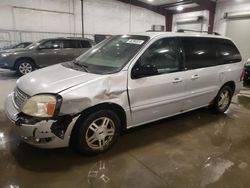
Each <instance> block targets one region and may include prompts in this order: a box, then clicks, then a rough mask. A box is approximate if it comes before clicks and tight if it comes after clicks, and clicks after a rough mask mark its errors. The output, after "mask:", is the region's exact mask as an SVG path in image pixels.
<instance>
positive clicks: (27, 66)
mask: <svg viewBox="0 0 250 188" xmlns="http://www.w3.org/2000/svg"><path fill="white" fill-rule="evenodd" d="M34 70H35V66H34V63H33V62H32V61H31V60H29V59H22V60H19V61H18V62H17V64H16V73H17V74H18V75H20V76H23V75H25V74H28V73H30V72H32V71H34Z"/></svg>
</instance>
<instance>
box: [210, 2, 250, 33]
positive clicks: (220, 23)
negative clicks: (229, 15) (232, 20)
mask: <svg viewBox="0 0 250 188" xmlns="http://www.w3.org/2000/svg"><path fill="white" fill-rule="evenodd" d="M244 10H250V0H237V1H236V0H221V1H219V2H218V3H217V7H216V14H215V21H214V31H216V32H218V33H220V34H221V35H225V34H226V28H227V21H226V20H225V19H223V16H224V13H226V12H240V11H244ZM239 32H240V29H239Z"/></svg>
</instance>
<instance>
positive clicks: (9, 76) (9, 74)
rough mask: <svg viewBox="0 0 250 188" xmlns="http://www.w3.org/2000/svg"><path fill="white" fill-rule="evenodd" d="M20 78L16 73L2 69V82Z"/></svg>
mask: <svg viewBox="0 0 250 188" xmlns="http://www.w3.org/2000/svg"><path fill="white" fill-rule="evenodd" d="M17 78H19V76H18V75H17V74H16V72H15V71H11V70H5V69H0V80H9V79H17Z"/></svg>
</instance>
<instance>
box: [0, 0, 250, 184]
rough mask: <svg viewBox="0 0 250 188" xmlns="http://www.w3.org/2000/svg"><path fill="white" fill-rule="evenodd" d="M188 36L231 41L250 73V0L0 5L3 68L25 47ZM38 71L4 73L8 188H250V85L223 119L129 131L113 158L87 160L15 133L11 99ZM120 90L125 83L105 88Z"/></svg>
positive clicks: (3, 174)
mask: <svg viewBox="0 0 250 188" xmlns="http://www.w3.org/2000/svg"><path fill="white" fill-rule="evenodd" d="M180 31H183V33H185V32H186V31H188V32H191V33H193V32H194V33H195V34H197V35H200V34H201V35H203V34H204V35H207V34H208V35H213V36H214V35H218V34H219V36H222V37H227V38H230V39H232V41H233V42H234V43H235V44H236V46H237V47H238V49H239V51H240V53H241V56H242V67H244V66H245V69H244V71H246V72H245V73H244V74H246V75H245V76H247V74H250V35H249V31H250V0H22V1H20V0H0V64H1V58H4V56H5V54H6V53H7V54H8V53H11V52H12V51H8V50H10V49H11V48H14V46H15V45H17V44H19V43H24V42H27V43H29V45H32V44H35V43H37V41H42V40H47V39H52V38H53V40H54V39H58V38H59V39H60V38H62V39H64V38H68V39H71V38H75V39H79V40H80V39H84V40H86V41H89V43H90V44H89V45H90V46H89V48H90V47H92V48H93V47H94V46H95V45H99V43H100V44H102V43H101V42H103V41H104V42H105V40H109V38H112V36H116V35H119V36H120V35H129V34H133V33H151V32H152V33H154V32H164V33H166V32H172V33H174V34H173V35H175V33H179V32H180ZM184 31H185V32H184ZM152 35H153V34H152ZM81 45H83V44H82V43H81ZM28 47H29V46H28ZM28 47H27V48H28ZM6 50H7V51H6ZM15 52H16V51H13V53H15ZM84 52H85V51H84ZM1 53H2V54H3V55H2V56H3V57H2V56H1ZM29 53H31V52H29ZM32 53H33V52H32ZM80 54H83V52H80ZM80 54H78V55H77V56H79V55H80ZM8 55H9V54H8ZM50 55H51V54H50ZM51 56H52V55H51ZM61 62H64V60H61V59H60V61H59V62H58V63H61ZM4 63H6V62H4ZM248 63H249V64H248ZM248 65H249V68H248V67H247V66H248ZM3 66H5V64H4V65H3ZM46 66H47V65H46ZM0 67H1V65H0ZM31 68H32V67H31ZM45 70H47V68H42V69H41V71H45ZM247 70H248V71H249V72H247ZM38 71H40V70H38ZM58 71H60V70H58ZM36 72H37V70H35V71H34V72H32V73H28V74H27V75H24V76H20V74H19V75H18V74H17V73H16V72H15V69H11V70H10V69H6V68H5V67H1V68H0V160H1V163H0V187H3V188H26V187H48V188H50V187H51V188H52V187H62V188H64V187H84V188H85V187H86V188H87V187H91V188H100V187H107V188H109V187H122V188H126V187H129V188H133V187H135V188H137V187H141V188H144V187H145V188H151V187H159V188H160V187H164V188H165V187H166V188H168V187H169V188H170V187H175V188H179V187H185V188H188V187H190V188H191V187H192V188H194V187H200V188H205V187H206V188H210V187H213V188H224V187H225V188H226V187H233V188H241V187H249V185H250V179H249V177H250V166H249V165H250V158H249V155H250V150H249V147H250V126H249V125H250V124H249V122H250V119H249V114H250V84H249V81H247V80H246V81H244V83H243V87H242V89H241V90H240V91H239V93H238V94H237V95H235V96H234V97H233V98H232V102H231V105H230V107H229V109H228V110H227V111H226V112H225V113H223V114H214V113H210V111H209V109H208V108H201V109H197V110H194V111H189V112H187V113H183V114H180V115H177V116H173V117H169V118H166V119H161V120H159V121H155V122H151V123H147V124H145V125H142V126H138V127H135V128H131V129H128V130H125V131H123V132H122V133H121V135H120V137H119V139H118V141H117V143H116V144H115V145H114V146H113V147H112V148H111V149H110V150H109V151H107V152H105V153H101V154H98V155H94V156H92V155H91V156H89V155H82V154H79V153H77V152H75V151H74V150H72V149H71V148H70V147H66V148H65V147H64V148H57V149H41V148H36V147H33V146H30V145H29V144H26V143H25V142H23V141H22V139H21V138H20V137H19V135H18V134H17V132H16V131H14V130H13V127H14V126H15V125H13V122H11V121H9V119H8V117H7V116H6V112H5V108H6V107H5V106H6V102H5V100H6V98H7V96H8V95H9V94H10V93H11V92H13V91H14V89H15V88H16V83H17V82H18V81H17V80H19V79H22V77H26V76H28V75H29V74H33V73H36ZM55 76H56V74H55ZM48 77H49V76H48ZM75 77H77V75H76V76H75ZM79 78H80V77H79ZM48 79H49V78H48ZM249 79H250V76H249ZM110 80H111V79H110ZM55 82H56V81H55ZM113 82H115V83H116V85H119V84H120V85H121V84H122V82H121V81H120V80H115V81H114V80H113V81H112V80H111V81H107V82H104V83H108V84H110V83H113ZM37 84H39V83H37ZM66 84H68V80H67V79H66V77H65V85H66ZM100 85H101V84H99V85H97V86H96V87H101V86H100ZM29 87H34V85H32V84H31V85H27V86H26V88H29ZM72 95H73V94H72ZM141 96H143V93H141ZM138 98H140V94H139V96H138ZM129 102H131V101H129ZM132 102H133V101H132ZM132 102H131V103H132ZM145 116H146V114H145ZM34 134H35V133H34Z"/></svg>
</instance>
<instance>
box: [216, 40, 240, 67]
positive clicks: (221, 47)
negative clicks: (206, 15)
mask: <svg viewBox="0 0 250 188" xmlns="http://www.w3.org/2000/svg"><path fill="white" fill-rule="evenodd" d="M216 46H217V62H218V64H219V65H223V64H228V63H236V62H240V61H241V55H240V52H239V50H238V49H237V47H236V46H235V45H234V44H233V43H232V41H230V40H226V39H220V40H218V41H216Z"/></svg>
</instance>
